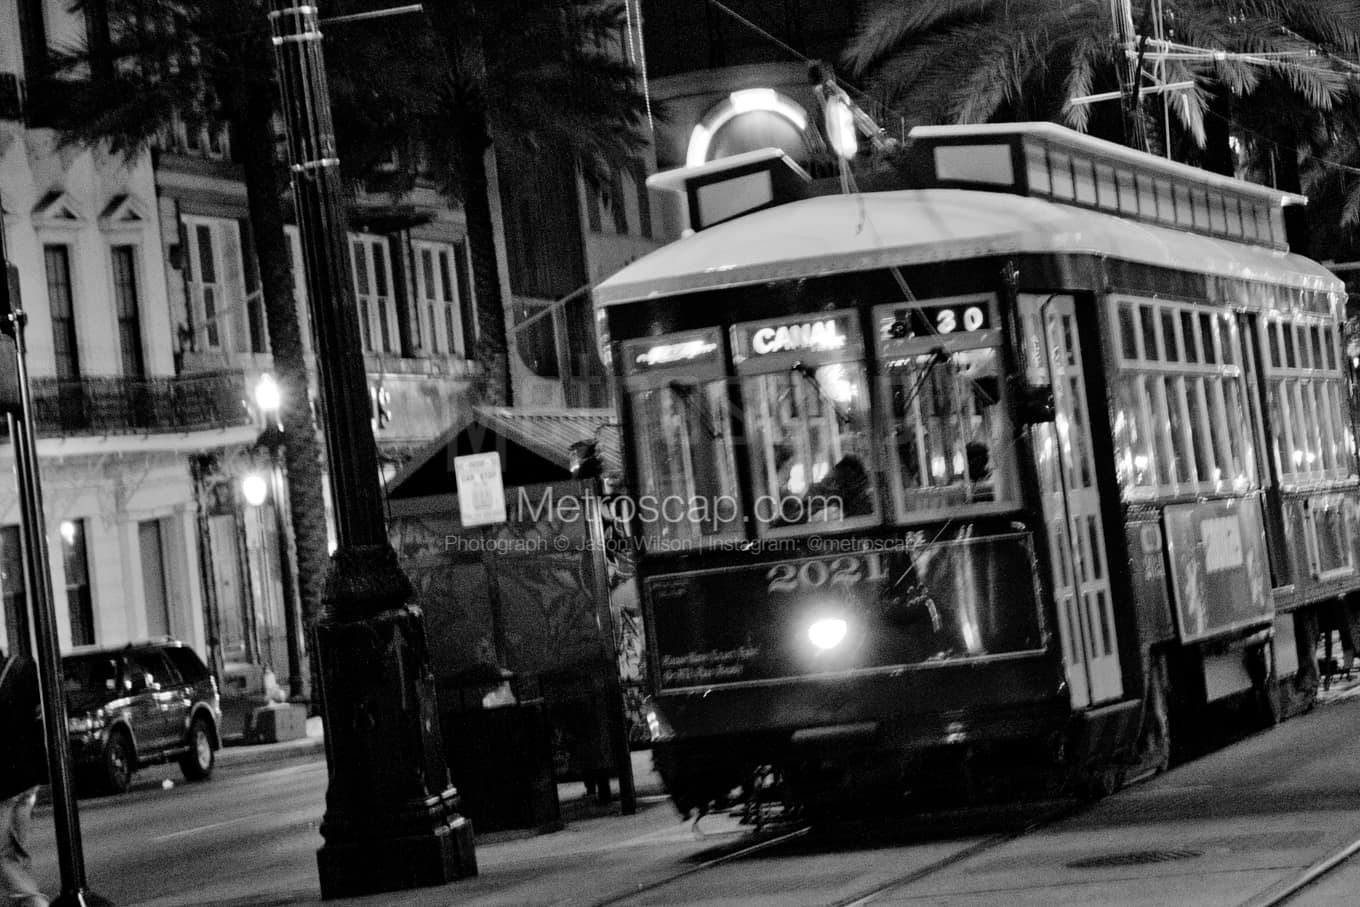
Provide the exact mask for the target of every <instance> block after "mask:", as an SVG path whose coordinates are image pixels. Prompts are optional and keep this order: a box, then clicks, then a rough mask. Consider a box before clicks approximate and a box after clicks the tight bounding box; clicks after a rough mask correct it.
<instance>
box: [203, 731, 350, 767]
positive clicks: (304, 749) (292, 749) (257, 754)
mask: <svg viewBox="0 0 1360 907" xmlns="http://www.w3.org/2000/svg"><path fill="white" fill-rule="evenodd" d="M325 754H326V741H325V740H324V739H323V738H321V737H306V738H304V739H302V740H289V741H286V742H283V743H264V744H252V745H250V746H231V745H227V746H223V747H222V748H221V749H219V750H218V751H217V765H218V766H219V767H221V768H226V767H228V766H238V765H258V764H260V763H263V762H283V761H286V760H289V759H317V758H324V757H325Z"/></svg>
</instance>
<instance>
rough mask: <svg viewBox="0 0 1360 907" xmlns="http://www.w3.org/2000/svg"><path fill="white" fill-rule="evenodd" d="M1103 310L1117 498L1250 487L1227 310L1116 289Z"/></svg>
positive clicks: (1240, 386)
mask: <svg viewBox="0 0 1360 907" xmlns="http://www.w3.org/2000/svg"><path fill="white" fill-rule="evenodd" d="M1111 318H1112V320H1113V322H1114V325H1113V328H1112V329H1113V330H1114V331H1115V332H1116V336H1117V337H1119V338H1120V341H1119V343H1118V345H1117V350H1118V353H1119V366H1118V370H1117V373H1116V377H1115V384H1114V398H1115V408H1114V426H1113V427H1114V436H1115V454H1116V471H1117V474H1118V476H1119V480H1120V484H1121V485H1122V486H1123V492H1124V497H1125V499H1127V500H1143V499H1149V498H1155V497H1159V496H1165V495H1170V494H1177V493H1185V492H1188V491H1197V492H1213V493H1223V492H1227V491H1232V492H1236V493H1239V494H1240V493H1242V492H1244V491H1246V490H1248V489H1249V488H1253V487H1255V486H1256V485H1257V482H1258V480H1257V464H1256V458H1255V455H1254V447H1253V445H1252V444H1251V443H1250V439H1251V429H1250V425H1249V423H1248V414H1247V411H1246V405H1245V402H1246V400H1247V386H1246V379H1245V375H1244V373H1243V370H1242V367H1241V365H1240V364H1239V363H1240V362H1241V358H1242V357H1241V356H1240V355H1238V353H1237V349H1238V347H1239V346H1240V344H1241V339H1240V337H1239V336H1238V330H1237V325H1236V322H1235V321H1234V319H1233V318H1232V315H1231V313H1228V312H1225V311H1223V310H1222V309H1221V308H1213V307H1209V306H1204V305H1193V304H1190V303H1180V302H1171V301H1163V300H1145V299H1131V298H1124V297H1116V298H1115V299H1114V304H1113V305H1112V307H1111ZM1133 325H1139V326H1140V329H1138V330H1134V328H1133Z"/></svg>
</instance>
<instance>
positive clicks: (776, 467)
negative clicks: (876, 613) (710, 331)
mask: <svg viewBox="0 0 1360 907" xmlns="http://www.w3.org/2000/svg"><path fill="white" fill-rule="evenodd" d="M732 338H733V355H734V357H735V358H736V361H737V374H738V375H740V376H741V393H742V406H743V408H744V413H743V416H744V419H745V423H746V440H747V443H748V444H749V445H750V463H751V475H752V479H753V483H752V484H753V490H752V495H753V496H752V501H751V509H750V512H751V515H752V517H753V518H754V522H755V526H756V529H757V531H758V532H759V533H760V534H761V535H794V534H798V533H806V532H826V531H836V530H840V529H853V528H858V527H861V526H868V525H871V524H874V523H877V522H878V519H879V518H878V509H879V508H878V486H877V478H876V474H875V464H874V456H873V444H872V440H871V420H870V418H869V387H868V379H867V378H866V375H865V367H864V345H863V341H862V340H861V335H860V328H859V318H858V315H857V314H856V313H855V312H853V311H848V310H847V311H841V312H819V313H815V314H806V315H794V316H789V317H785V318H775V319H768V320H764V321H754V322H747V323H745V324H738V325H734V326H733V328H732Z"/></svg>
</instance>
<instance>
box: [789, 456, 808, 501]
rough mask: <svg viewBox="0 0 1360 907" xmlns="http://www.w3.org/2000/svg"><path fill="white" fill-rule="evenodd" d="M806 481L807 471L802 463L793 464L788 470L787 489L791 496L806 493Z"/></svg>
mask: <svg viewBox="0 0 1360 907" xmlns="http://www.w3.org/2000/svg"><path fill="white" fill-rule="evenodd" d="M807 487H808V480H807V470H806V469H804V468H803V464H802V463H794V464H793V466H791V467H790V468H789V481H788V489H789V491H790V492H791V493H792V494H802V493H803V492H805V491H807Z"/></svg>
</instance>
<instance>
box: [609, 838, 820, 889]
mask: <svg viewBox="0 0 1360 907" xmlns="http://www.w3.org/2000/svg"><path fill="white" fill-rule="evenodd" d="M810 831H812V826H810V825H804V826H802V827H801V828H795V829H794V830H793V831H789V832H784V833H783V834H779V835H775V836H774V837H771V838H765V839H763V840H760V841H757V842H756V843H754V844H752V845H750V846H749V847H743V848H741V849H740V850H734V851H732V852H731V853H728V854H723V855H722V856H720V857H714V858H713V859H711V860H705V861H704V862H702V863H700V864H698V865H697V866H691V867H689V868H687V869H682V870H680V871H679V872H675V873H672V874H671V875H668V876H666V877H664V878H660V879H656V880H655V881H652V882H648V883H647V884H645V885H639V886H638V887H636V888H634V889H632V890H630V891H626V892H623V893H621V894H615V895H610V896H609V897H607V898H605V899H604V900H602V901H592V902H591V904H590V907H608V905H610V904H621V903H623V902H624V901H627V900H629V899H630V898H635V897H637V896H638V895H640V894H645V893H647V892H649V891H655V890H656V889H658V888H664V887H665V886H667V885H670V884H672V883H674V882H678V881H679V880H681V879H684V878H687V877H689V876H692V875H696V874H698V873H700V872H703V871H705V870H707V869H712V868H713V867H715V866H721V865H723V864H724V863H731V862H733V861H735V860H740V859H742V858H743V857H749V856H752V855H753V854H757V853H760V852H761V851H764V850H769V849H770V848H772V847H777V846H779V845H781V844H787V843H788V842H790V841H794V840H797V839H798V838H801V837H803V836H804V835H806V834H808V833H809V832H810Z"/></svg>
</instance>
